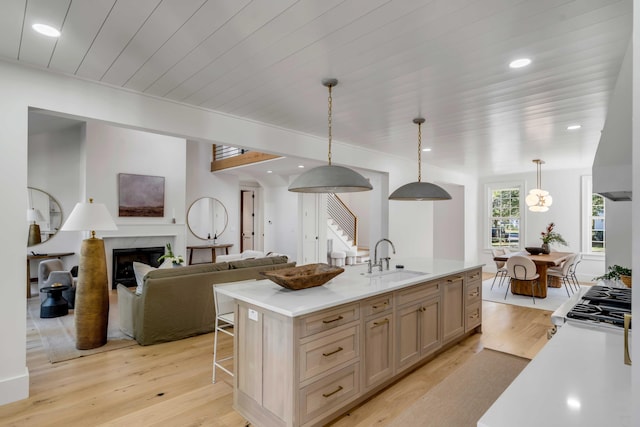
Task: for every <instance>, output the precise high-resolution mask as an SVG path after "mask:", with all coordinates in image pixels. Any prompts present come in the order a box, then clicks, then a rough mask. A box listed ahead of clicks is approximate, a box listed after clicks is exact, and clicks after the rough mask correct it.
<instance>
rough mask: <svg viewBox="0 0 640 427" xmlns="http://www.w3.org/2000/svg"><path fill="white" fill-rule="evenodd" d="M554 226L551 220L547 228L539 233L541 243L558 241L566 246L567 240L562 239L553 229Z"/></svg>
mask: <svg viewBox="0 0 640 427" xmlns="http://www.w3.org/2000/svg"><path fill="white" fill-rule="evenodd" d="M555 226H556V225H555V224H554V223H553V222H550V223H549V225H547V229H546V230H545V231H543V232H541V233H540V239H542V243H544V244H546V245H548V244H549V243H560V244H561V245H564V246H567V241H566V240H564V238H563V237H562V236H561V235H560V233H557V232H555V231H553V229H554V228H555Z"/></svg>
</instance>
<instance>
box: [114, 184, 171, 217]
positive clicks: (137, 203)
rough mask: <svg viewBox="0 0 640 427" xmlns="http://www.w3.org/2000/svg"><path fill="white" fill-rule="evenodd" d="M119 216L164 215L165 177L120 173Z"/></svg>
mask: <svg viewBox="0 0 640 427" xmlns="http://www.w3.org/2000/svg"><path fill="white" fill-rule="evenodd" d="M118 216H143V217H163V216H164V177H163V176H151V175H133V174H128V173H120V174H118Z"/></svg>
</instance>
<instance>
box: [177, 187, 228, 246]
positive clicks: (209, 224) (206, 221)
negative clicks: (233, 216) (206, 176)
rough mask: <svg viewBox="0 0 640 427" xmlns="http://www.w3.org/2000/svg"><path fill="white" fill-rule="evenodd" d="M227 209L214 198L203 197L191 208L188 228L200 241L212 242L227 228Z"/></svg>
mask: <svg viewBox="0 0 640 427" xmlns="http://www.w3.org/2000/svg"><path fill="white" fill-rule="evenodd" d="M227 222H228V217H227V208H225V207H224V205H223V204H222V202H221V201H220V200H218V199H214V198H213V197H202V198H200V199H198V200H196V201H195V202H193V203H192V204H191V206H189V211H188V212H187V226H188V227H189V231H191V233H193V235H194V236H196V237H197V238H198V239H202V240H212V239H217V238H219V237H220V235H222V233H223V232H224V230H225V228H227Z"/></svg>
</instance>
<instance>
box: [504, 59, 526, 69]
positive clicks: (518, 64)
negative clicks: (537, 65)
mask: <svg viewBox="0 0 640 427" xmlns="http://www.w3.org/2000/svg"><path fill="white" fill-rule="evenodd" d="M529 64H531V60H530V59H529V58H519V59H516V60H513V61H511V62H510V63H509V67H511V68H522V67H526V66H527V65H529Z"/></svg>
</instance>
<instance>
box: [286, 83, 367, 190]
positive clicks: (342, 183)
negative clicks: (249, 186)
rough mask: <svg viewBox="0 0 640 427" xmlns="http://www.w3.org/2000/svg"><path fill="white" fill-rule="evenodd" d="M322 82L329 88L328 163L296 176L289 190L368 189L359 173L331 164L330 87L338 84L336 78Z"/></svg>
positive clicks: (364, 179)
mask: <svg viewBox="0 0 640 427" xmlns="http://www.w3.org/2000/svg"><path fill="white" fill-rule="evenodd" d="M322 84H323V85H324V86H326V87H328V88H329V121H328V123H329V164H328V165H327V166H318V167H316V168H313V169H310V170H308V171H307V172H305V173H303V174H302V175H300V176H298V177H297V178H296V179H295V180H294V181H293V182H292V183H291V185H290V186H289V191H294V192H298V193H350V192H354V191H369V190H371V189H373V187H372V186H371V183H370V182H369V181H368V180H367V179H366V178H365V177H363V176H362V175H360V174H359V173H357V172H355V171H353V170H351V169H349V168H345V167H343V166H335V165H332V164H331V137H332V135H331V108H332V104H333V99H332V98H331V88H333V87H335V86H336V85H337V84H338V80H336V79H324V80H322Z"/></svg>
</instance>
